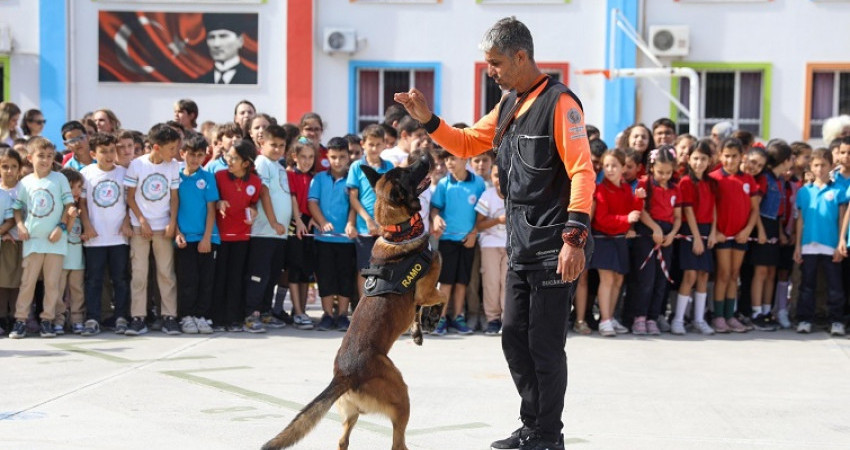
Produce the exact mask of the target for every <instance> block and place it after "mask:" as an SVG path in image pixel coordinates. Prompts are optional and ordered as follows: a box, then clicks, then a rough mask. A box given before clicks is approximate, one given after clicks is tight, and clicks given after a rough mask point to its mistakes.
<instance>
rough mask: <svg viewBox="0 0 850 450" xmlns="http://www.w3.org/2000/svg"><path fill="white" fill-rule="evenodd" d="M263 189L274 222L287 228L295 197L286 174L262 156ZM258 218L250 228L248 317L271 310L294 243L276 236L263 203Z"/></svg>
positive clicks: (257, 165)
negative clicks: (266, 192)
mask: <svg viewBox="0 0 850 450" xmlns="http://www.w3.org/2000/svg"><path fill="white" fill-rule="evenodd" d="M254 167H255V168H256V170H257V175H258V176H259V177H260V181H261V182H262V185H263V186H265V187H266V189H268V191H269V201H270V202H271V206H272V210H273V212H274V218H275V221H277V223H279V224H281V225H283V226H284V227H286V226H287V225H288V224H289V222H290V221H291V220H292V194H291V193H290V180H289V178H288V177H287V172H286V170H285V169H284V168H283V166H281V165H280V164H278V163H277V162H275V161H272V160H270V159H269V158H267V157H265V156H263V155H259V156H257V159H256V161H255V162H254ZM257 212H258V214H257V218H256V219H254V223H253V224H252V225H251V243H250V244H249V249H248V263H247V264H248V266H247V274H248V276H247V281H246V283H248V284H247V286H246V288H245V316H250V315H251V314H253V313H254V311H259V312H261V313H266V312H268V311H269V310H271V307H272V300H273V296H274V288H275V286H277V280H278V279H279V278H280V273H281V272H282V271H283V268H284V265H285V264H286V260H287V255H286V250H287V247H288V246H289V245H288V244H289V243H290V242H292V241H293V240H294V239H293V240H290V239H288V238H287V234H286V233H285V232H284V233H283V234H277V231H275V230H274V228H272V226H271V225H270V224H269V219H268V212H267V211H266V210H265V209H263V204H262V202H258V203H257Z"/></svg>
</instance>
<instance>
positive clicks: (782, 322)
mask: <svg viewBox="0 0 850 450" xmlns="http://www.w3.org/2000/svg"><path fill="white" fill-rule="evenodd" d="M776 321H777V322H779V326H780V327H782V329H784V330H787V329H789V328H791V321H790V320H789V319H788V310H787V309H780V310H779V311H777V312H776Z"/></svg>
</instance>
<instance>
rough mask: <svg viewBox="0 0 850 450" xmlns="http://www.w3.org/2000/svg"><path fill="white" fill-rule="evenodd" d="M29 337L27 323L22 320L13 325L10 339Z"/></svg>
mask: <svg viewBox="0 0 850 450" xmlns="http://www.w3.org/2000/svg"><path fill="white" fill-rule="evenodd" d="M25 337H27V323H26V322H24V321H21V320H18V321H16V322H15V324H14V325H12V331H11V332H10V333H9V338H10V339H23V338H25Z"/></svg>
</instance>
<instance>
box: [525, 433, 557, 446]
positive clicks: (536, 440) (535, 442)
mask: <svg viewBox="0 0 850 450" xmlns="http://www.w3.org/2000/svg"><path fill="white" fill-rule="evenodd" d="M519 448H520V450H564V435H563V434H562V435H561V437H559V438H558V440H557V441H556V442H552V441H547V440H546V439H543V438H542V437H540V436H535V437H533V438H531V439H529V440H527V441H524V442H523V443H522V444H520V446H519Z"/></svg>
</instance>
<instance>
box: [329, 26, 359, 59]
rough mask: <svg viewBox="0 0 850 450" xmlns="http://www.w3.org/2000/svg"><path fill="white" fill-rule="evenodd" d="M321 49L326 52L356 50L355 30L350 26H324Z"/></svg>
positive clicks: (351, 51)
mask: <svg viewBox="0 0 850 450" xmlns="http://www.w3.org/2000/svg"><path fill="white" fill-rule="evenodd" d="M322 50H324V51H325V52H327V53H354V52H356V51H357V32H356V31H354V30H352V29H350V28H325V38H324V39H323V40H322Z"/></svg>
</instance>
